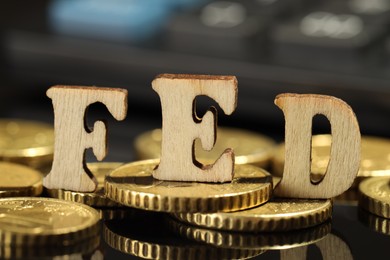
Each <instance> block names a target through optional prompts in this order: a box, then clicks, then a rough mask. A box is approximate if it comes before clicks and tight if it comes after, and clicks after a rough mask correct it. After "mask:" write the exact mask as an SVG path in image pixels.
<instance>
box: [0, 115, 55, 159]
mask: <svg viewBox="0 0 390 260" xmlns="http://www.w3.org/2000/svg"><path fill="white" fill-rule="evenodd" d="M53 150H54V129H53V127H52V126H50V125H47V124H43V123H37V122H32V121H24V120H16V119H12V120H0V156H2V157H35V156H42V155H48V154H53Z"/></svg>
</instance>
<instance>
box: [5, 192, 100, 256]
mask: <svg viewBox="0 0 390 260" xmlns="http://www.w3.org/2000/svg"><path fill="white" fill-rule="evenodd" d="M0 224H1V225H0V248H1V249H0V252H1V253H2V255H1V256H0V257H4V258H16V257H21V256H26V255H28V256H30V257H31V256H35V257H38V256H41V254H42V251H43V250H45V249H46V250H47V248H50V249H49V250H47V251H49V252H47V254H46V253H45V254H44V255H45V256H47V255H48V254H49V255H53V254H57V253H58V252H57V250H59V251H61V252H62V253H66V249H69V250H73V249H75V248H78V246H80V245H84V246H85V248H86V250H87V251H88V250H89V251H90V250H91V248H93V247H96V246H97V245H98V244H99V213H98V212H97V211H96V210H94V209H93V208H90V207H88V206H86V205H83V204H79V203H73V202H67V201H63V200H57V199H48V198H30V197H18V198H6V199H0ZM51 250H52V251H51ZM64 250H65V251H64ZM80 251H82V252H84V248H83V249H82V250H81V249H80ZM31 254H36V255H31Z"/></svg>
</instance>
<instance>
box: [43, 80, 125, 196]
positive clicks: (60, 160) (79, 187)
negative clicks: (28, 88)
mask: <svg viewBox="0 0 390 260" xmlns="http://www.w3.org/2000/svg"><path fill="white" fill-rule="evenodd" d="M47 96H48V97H50V98H51V99H52V102H53V107H54V131H55V140H54V158H53V165H52V168H51V171H50V173H49V174H48V175H47V176H46V177H45V178H44V180H43V184H44V186H45V187H46V188H49V189H65V190H73V191H81V192H88V191H94V190H95V189H96V185H97V183H96V181H95V180H94V179H92V178H91V177H93V176H92V174H91V173H90V171H89V170H88V168H87V166H86V165H85V158H84V157H85V156H84V153H85V149H88V148H92V149H93V153H94V154H95V156H96V158H97V159H98V160H99V161H100V160H102V159H103V158H104V157H105V156H106V153H107V146H106V142H107V140H106V125H105V124H104V122H102V121H97V122H95V124H94V127H93V131H91V130H89V129H86V124H85V119H84V117H85V113H86V109H87V108H88V106H89V105H91V104H93V103H97V102H101V103H103V104H105V105H106V106H107V108H108V110H109V111H110V113H111V114H112V115H113V116H114V118H115V119H117V120H123V119H124V118H125V117H126V112H127V91H126V90H124V89H115V88H97V87H67V86H55V87H52V88H50V89H49V90H48V91H47Z"/></svg>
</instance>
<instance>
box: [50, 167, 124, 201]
mask: <svg viewBox="0 0 390 260" xmlns="http://www.w3.org/2000/svg"><path fill="white" fill-rule="evenodd" d="M121 165H122V163H117V162H111V163H109V162H104V163H88V165H87V166H88V168H89V169H90V170H91V172H92V173H93V175H94V176H95V177H96V179H97V181H98V187H97V189H96V191H95V192H76V191H67V190H58V189H48V190H47V192H48V194H49V195H50V196H51V197H53V198H58V199H63V200H69V201H74V202H79V203H83V204H86V205H89V206H93V207H118V206H120V205H119V204H118V203H116V202H114V201H112V200H110V199H109V198H107V197H106V195H105V194H104V178H105V176H106V175H107V174H109V173H110V172H111V171H113V170H114V169H116V168H118V167H119V166H121Z"/></svg>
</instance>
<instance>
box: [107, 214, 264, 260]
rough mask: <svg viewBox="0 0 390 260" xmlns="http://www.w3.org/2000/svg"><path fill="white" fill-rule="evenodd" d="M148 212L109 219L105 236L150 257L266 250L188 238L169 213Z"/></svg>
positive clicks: (209, 256) (245, 255)
mask: <svg viewBox="0 0 390 260" xmlns="http://www.w3.org/2000/svg"><path fill="white" fill-rule="evenodd" d="M147 213H148V214H142V215H139V216H138V217H135V218H131V219H130V221H129V220H119V221H118V220H116V221H106V222H105V223H104V226H103V233H104V240H105V241H106V242H107V244H108V245H110V246H111V247H113V248H115V249H116V250H119V251H121V252H124V253H126V254H131V255H134V256H137V257H141V258H146V259H242V258H245V259H246V258H249V257H254V256H256V255H259V254H261V253H263V252H264V251H262V250H254V249H231V248H226V249H225V248H216V247H210V246H207V245H204V244H200V243H196V242H193V241H190V240H185V239H183V238H180V237H178V236H176V235H175V234H173V233H171V232H170V231H169V229H168V228H167V227H166V225H165V223H164V222H165V217H166V216H165V215H162V214H161V213H158V214H156V213H155V212H147Z"/></svg>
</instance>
